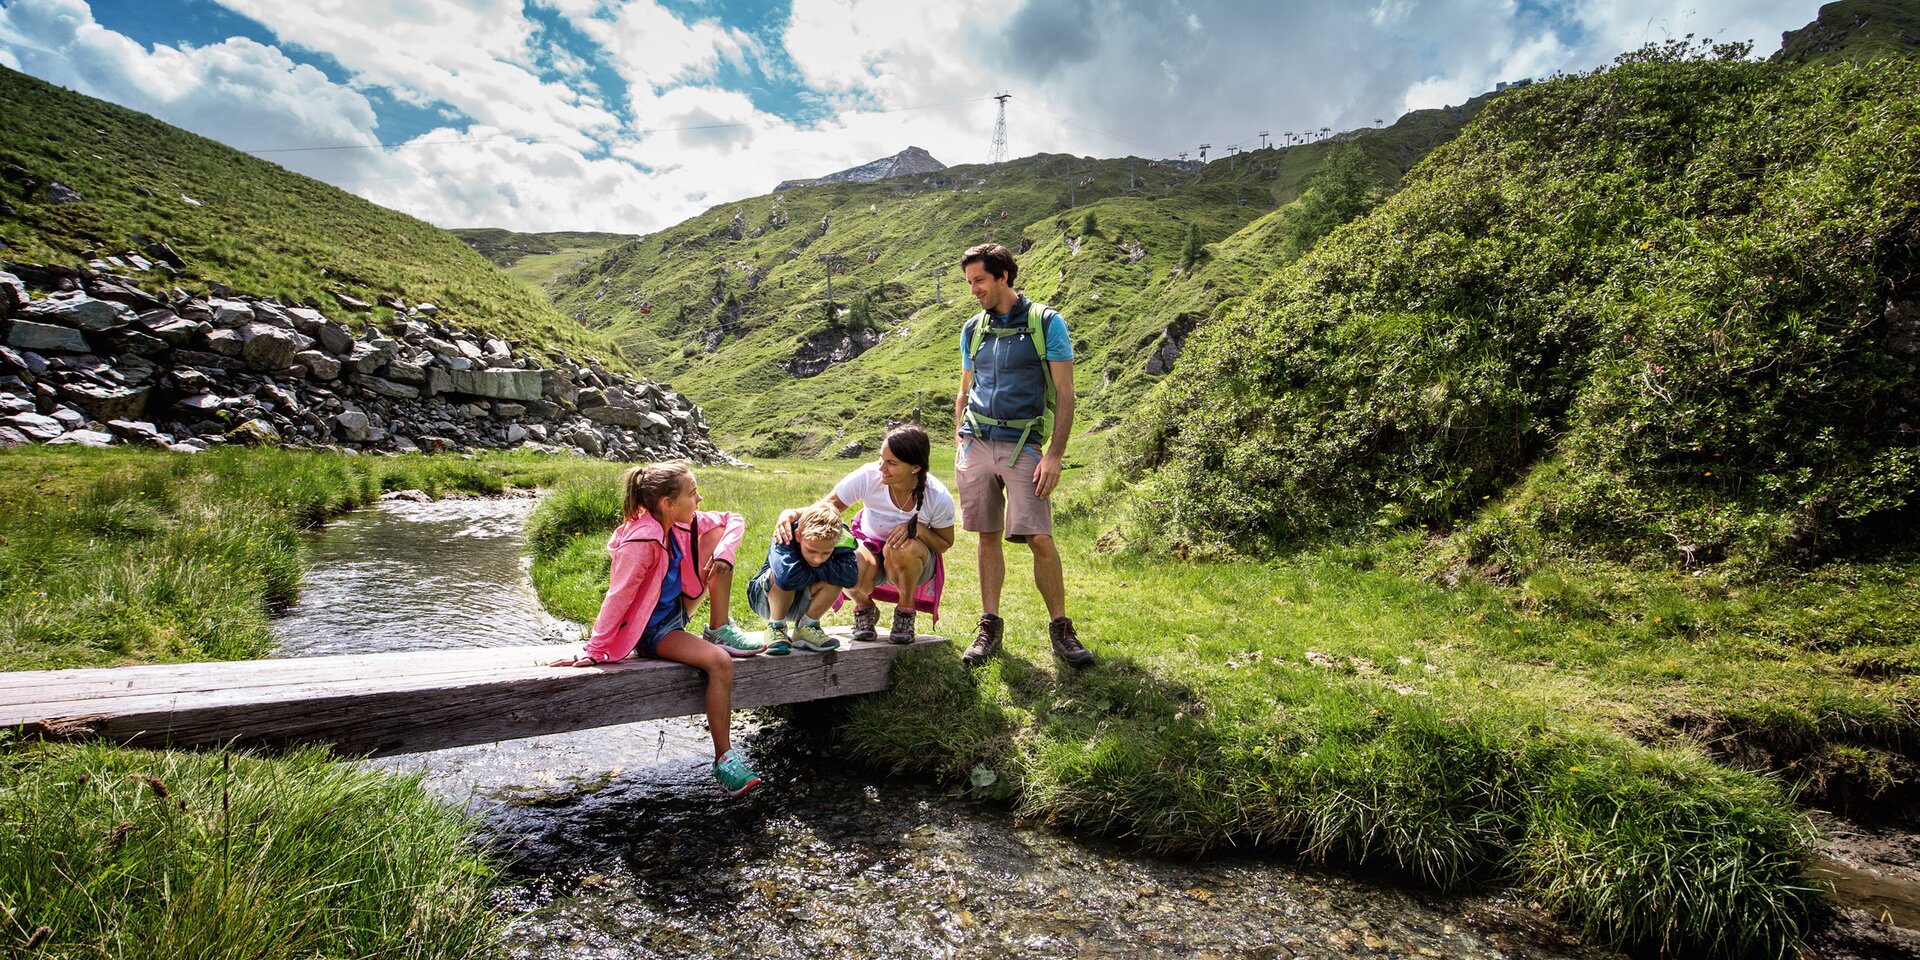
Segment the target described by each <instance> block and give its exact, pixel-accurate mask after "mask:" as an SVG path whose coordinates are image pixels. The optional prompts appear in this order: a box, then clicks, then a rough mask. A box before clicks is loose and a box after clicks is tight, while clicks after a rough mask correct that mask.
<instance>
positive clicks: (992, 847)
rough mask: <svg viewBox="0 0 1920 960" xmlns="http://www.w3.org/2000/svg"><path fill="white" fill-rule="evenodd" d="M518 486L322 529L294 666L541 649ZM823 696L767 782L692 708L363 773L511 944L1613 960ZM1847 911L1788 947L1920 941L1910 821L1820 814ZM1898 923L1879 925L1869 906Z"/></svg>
mask: <svg viewBox="0 0 1920 960" xmlns="http://www.w3.org/2000/svg"><path fill="white" fill-rule="evenodd" d="M531 505H532V501H531V500H526V499H520V500H514V499H495V500H465V501H437V502H428V503H414V502H408V501H387V502H383V503H382V504H381V505H380V507H378V508H377V509H373V510H366V511H360V512H357V513H355V514H352V515H349V516H348V517H346V518H344V519H342V520H340V521H338V522H335V523H332V524H329V525H328V526H327V527H326V528H323V529H322V530H321V531H319V532H318V533H317V534H316V535H315V536H314V539H313V541H312V549H311V561H312V562H311V565H310V568H309V571H308V574H307V578H306V588H305V592H304V593H303V596H302V599H301V600H300V602H299V603H297V604H295V605H294V607H293V608H292V610H291V611H289V616H288V617H287V618H285V619H283V620H282V621H280V623H279V632H280V636H281V638H282V641H283V652H284V653H286V654H288V655H310V654H319V653H347V652H372V651H375V650H381V649H419V648H423V647H438V648H447V647H458V646H463V645H472V646H506V645H513V644H527V643H533V642H537V641H538V640H539V639H541V638H542V637H545V636H551V635H552V634H553V633H555V632H557V631H565V630H567V629H577V625H571V624H566V623H564V622H560V621H555V620H552V619H550V618H548V617H547V615H546V614H545V613H544V612H541V611H540V609H539V606H538V601H537V599H535V598H534V596H533V590H532V586H531V584H530V583H528V582H527V581H526V576H525V569H526V567H525V560H524V558H523V556H522V554H523V552H524V551H523V549H522V546H521V543H522V540H521V525H522V523H523V522H524V519H525V517H526V515H527V514H528V513H529V512H530V509H531ZM832 721H833V713H832V711H831V709H813V710H806V711H802V712H800V713H798V714H797V719H795V720H794V721H791V722H781V723H776V724H768V725H765V726H759V725H756V724H754V723H752V722H742V723H739V724H737V725H736V730H735V734H736V740H737V741H738V742H739V743H741V744H742V745H744V747H745V748H746V749H747V751H748V752H749V753H750V754H751V756H752V759H753V762H754V765H755V767H756V769H757V770H759V772H760V773H761V775H762V776H763V777H764V778H765V779H766V781H767V782H766V783H765V784H764V785H763V786H762V787H760V788H759V789H757V790H755V791H754V792H752V793H750V794H748V795H747V796H746V797H744V798H741V799H739V800H731V801H730V800H726V799H724V798H722V797H721V796H720V794H719V793H718V792H717V790H716V789H715V787H714V786H713V783H712V778H711V775H710V774H709V773H708V771H707V763H708V761H709V760H710V759H711V753H710V750H709V743H708V738H707V735H706V731H705V730H704V728H703V725H702V724H701V722H700V721H699V720H697V719H694V718H683V719H677V720H668V721H658V722H649V723H640V724H628V725H623V726H614V727H605V728H600V729H595V730H585V731H580V732H577V733H572V734H563V735H556V736H549V737H535V738H529V739H524V740H516V741H508V742H504V743H495V744H485V745H480V746H473V747H462V748H458V749H453V750H443V751H436V752H433V753H425V754H417V755H412V756H402V757H393V758H388V759H385V760H381V761H376V762H377V763H379V764H380V765H381V766H383V767H386V768H389V769H395V770H400V771H419V772H422V773H424V774H425V776H426V783H427V785H428V787H429V789H432V790H434V791H436V792H439V793H441V794H442V795H444V796H446V797H447V798H449V799H450V800H451V801H453V802H455V803H458V804H463V805H465V806H466V807H467V808H468V809H470V810H472V811H473V812H474V813H475V814H476V815H478V816H479V817H480V818H481V821H482V822H483V824H484V825H485V829H486V842H487V843H489V844H490V845H492V846H494V847H495V848H496V849H498V850H499V851H500V852H501V854H502V855H503V856H504V857H505V858H506V859H507V861H508V862H509V863H510V864H511V867H510V879H511V880H512V883H511V885H510V886H509V887H508V888H507V889H506V891H505V892H504V894H503V896H502V900H501V906H502V909H503V910H505V911H507V913H508V914H509V921H508V922H509V925H510V930H511V932H510V937H509V939H510V943H511V951H512V953H513V955H514V956H516V957H521V958H541V960H545V958H610V957H622V958H624V957H661V958H665V957H686V956H755V957H781V958H787V957H791V958H809V960H810V958H814V957H820V956H833V957H850V958H868V957H871V958H887V957H914V958H918V957H927V956H932V957H967V958H972V957H979V958H989V957H991V958H1001V957H1033V958H1041V957H1047V958H1052V957H1062V956H1095V957H1107V956H1111V957H1121V956H1128V957H1132V956H1153V955H1165V956H1169V957H1192V958H1227V957H1259V958H1276V960H1277V958H1334V957H1354V956H1378V957H1457V958H1469V960H1478V958H1489V960H1491V958H1580V960H1600V958H1619V957H1625V956H1627V954H1622V953H1619V952H1617V951H1613V950H1609V949H1606V948H1602V947H1596V946H1592V945H1588V944H1582V943H1581V942H1580V940H1579V939H1578V938H1577V937H1575V936H1573V935H1571V933H1570V932H1569V931H1567V930H1566V929H1564V928H1563V927H1560V926H1558V925H1557V924H1555V923H1554V922H1553V921H1552V920H1551V918H1549V917H1546V916H1545V915H1543V914H1542V913H1541V912H1540V911H1539V910H1538V909H1537V908H1536V907H1534V906H1532V905H1530V904H1528V903H1526V902H1524V901H1523V900H1519V899H1517V898H1515V897H1514V896H1512V895H1510V894H1507V893H1504V892H1500V891H1489V892H1481V893H1477V894H1472V895H1466V896H1447V897H1443V896H1438V895H1434V894H1430V893H1426V892H1424V891H1421V890H1419V889H1417V888H1413V887H1410V886H1408V885H1405V884H1402V883H1400V882H1399V881H1398V880H1397V879H1396V878H1394V877H1391V876H1383V875H1378V874H1371V873H1360V872H1353V871H1343V870H1339V869H1330V868H1323V867H1318V866H1314V865H1308V864H1301V863H1297V862H1294V861H1291V860H1289V859H1287V858H1284V857H1276V856H1271V855H1255V854H1251V853H1249V854H1245V855H1232V854H1229V855H1225V856H1209V857H1207V858H1204V859H1201V860H1192V861H1189V860H1167V859H1161V858H1155V857H1148V856H1144V855H1141V854H1139V853H1137V852H1133V851H1130V850H1128V849H1126V848H1125V847H1124V846H1120V845H1116V844H1112V843H1108V842H1105V841H1086V840H1080V839H1074V838H1070V837H1064V836H1061V835H1058V834H1056V833H1053V832H1051V831H1048V830H1045V829H1042V828H1038V827H1035V826H1032V825H1027V824H1022V823H1020V822H1019V821H1018V820H1017V819H1016V818H1015V817H1013V815H1012V814H1011V813H1010V812H1009V811H1008V810H1006V809H1005V808H1003V807H999V806H994V805H991V804H983V803H979V802H976V801H973V800H970V799H968V798H965V797H962V796H957V795H954V794H952V793H950V792H948V791H946V790H944V789H943V788H941V787H940V786H939V785H936V784H930V783H925V782H921V781H915V780H902V779H898V778H890V777H885V776H880V775H876V774H872V773H868V772H865V771H861V770H856V769H851V768H849V767H848V765H847V764H845V763H843V762H840V761H839V760H838V759H837V758H835V757H834V756H833V754H832V752H831V746H830V741H831V725H832ZM1822 832H1823V835H1824V837H1825V838H1826V839H1825V840H1824V843H1825V845H1826V846H1825V848H1824V849H1825V853H1826V855H1827V859H1826V861H1825V862H1824V863H1823V864H1822V866H1821V867H1820V868H1819V871H1817V872H1816V873H1817V875H1818V876H1820V877H1821V878H1822V879H1825V880H1827V881H1829V882H1832V883H1834V884H1835V886H1836V887H1838V888H1839V890H1840V895H1839V896H1837V897H1836V898H1834V901H1833V902H1834V905H1835V906H1836V908H1837V914H1838V919H1837V922H1834V923H1832V924H1829V925H1828V926H1827V927H1826V928H1825V929H1824V931H1823V933H1822V934H1821V935H1820V936H1819V937H1818V938H1817V939H1816V940H1815V941H1814V942H1812V943H1811V944H1809V945H1808V947H1807V949H1806V951H1805V952H1803V953H1802V955H1801V956H1802V957H1805V958H1813V957H1819V958H1827V960H1840V958H1883V957H1913V956H1920V938H1916V937H1915V935H1914V932H1913V924H1914V922H1915V921H1914V920H1912V919H1910V918H1912V917H1916V916H1920V897H1917V896H1916V892H1920V882H1916V881H1920V867H1917V865H1916V854H1920V844H1917V843H1916V839H1915V836H1914V834H1913V833H1911V832H1910V831H1902V830H1899V829H1894V828H1866V827H1860V826H1858V825H1853V824H1847V823H1841V822H1837V821H1824V822H1823V823H1822ZM1883 917H1884V918H1885V919H1882V918H1883Z"/></svg>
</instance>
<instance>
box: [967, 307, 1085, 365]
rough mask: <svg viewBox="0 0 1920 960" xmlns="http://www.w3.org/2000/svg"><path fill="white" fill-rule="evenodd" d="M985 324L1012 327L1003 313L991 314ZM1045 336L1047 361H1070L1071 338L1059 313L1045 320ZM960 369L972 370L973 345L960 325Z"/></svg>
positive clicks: (1071, 358) (1056, 312)
mask: <svg viewBox="0 0 1920 960" xmlns="http://www.w3.org/2000/svg"><path fill="white" fill-rule="evenodd" d="M1014 309H1015V310H1016V311H1017V310H1019V309H1020V307H1019V304H1017V303H1016V304H1015V305H1014ZM1020 320H1021V322H1022V323H1025V322H1026V318H1025V317H1021V318H1020ZM987 323H988V324H989V325H991V326H995V327H1007V326H1012V325H1013V321H1012V319H1011V315H1010V314H1005V313H996V314H992V315H991V316H989V317H988V318H987ZM1046 334H1047V359H1048V360H1049V361H1051V362H1054V363H1066V362H1070V361H1072V360H1073V337H1072V336H1071V335H1069V334H1068V333H1067V320H1066V318H1065V317H1062V316H1061V315H1060V311H1058V310H1055V311H1053V315H1052V316H1050V317H1048V318H1047V329H1046ZM960 369H962V370H968V371H971V370H972V369H973V344H971V343H969V342H968V341H967V327H966V326H965V325H962V326H961V328H960Z"/></svg>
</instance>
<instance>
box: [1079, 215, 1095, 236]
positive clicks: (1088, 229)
mask: <svg viewBox="0 0 1920 960" xmlns="http://www.w3.org/2000/svg"><path fill="white" fill-rule="evenodd" d="M1099 229H1100V221H1099V220H1098V219H1096V218H1095V217H1094V215H1093V211H1092V210H1088V211H1087V215H1086V216H1084V217H1081V218H1080V239H1082V240H1085V239H1086V238H1088V237H1091V236H1093V235H1094V232H1095V231H1097V230H1099Z"/></svg>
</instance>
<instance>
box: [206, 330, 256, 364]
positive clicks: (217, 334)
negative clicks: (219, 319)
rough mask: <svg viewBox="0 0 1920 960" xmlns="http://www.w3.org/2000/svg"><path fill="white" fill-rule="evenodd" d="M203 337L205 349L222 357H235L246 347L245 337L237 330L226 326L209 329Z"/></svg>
mask: <svg viewBox="0 0 1920 960" xmlns="http://www.w3.org/2000/svg"><path fill="white" fill-rule="evenodd" d="M205 339H206V341H207V349H208V350H211V351H213V352H214V353H217V354H220V355H221V356H223V357H237V356H239V355H240V352H241V351H243V350H245V349H246V348H247V338H246V337H244V336H242V335H241V334H240V331H238V330H232V329H226V328H221V329H216V330H209V331H207V335H206V337H205Z"/></svg>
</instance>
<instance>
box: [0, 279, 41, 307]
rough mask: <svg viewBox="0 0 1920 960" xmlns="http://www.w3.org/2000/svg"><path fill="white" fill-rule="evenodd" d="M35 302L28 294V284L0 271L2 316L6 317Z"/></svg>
mask: <svg viewBox="0 0 1920 960" xmlns="http://www.w3.org/2000/svg"><path fill="white" fill-rule="evenodd" d="M32 302H33V297H32V295H30V294H28V293H27V284H26V282H25V281H23V280H21V279H20V278H19V277H16V276H14V275H13V274H11V273H7V272H5V271H0V316H5V315H7V314H10V313H12V312H14V311H15V310H18V309H20V308H21V307H24V306H26V305H27V304H29V303H32Z"/></svg>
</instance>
